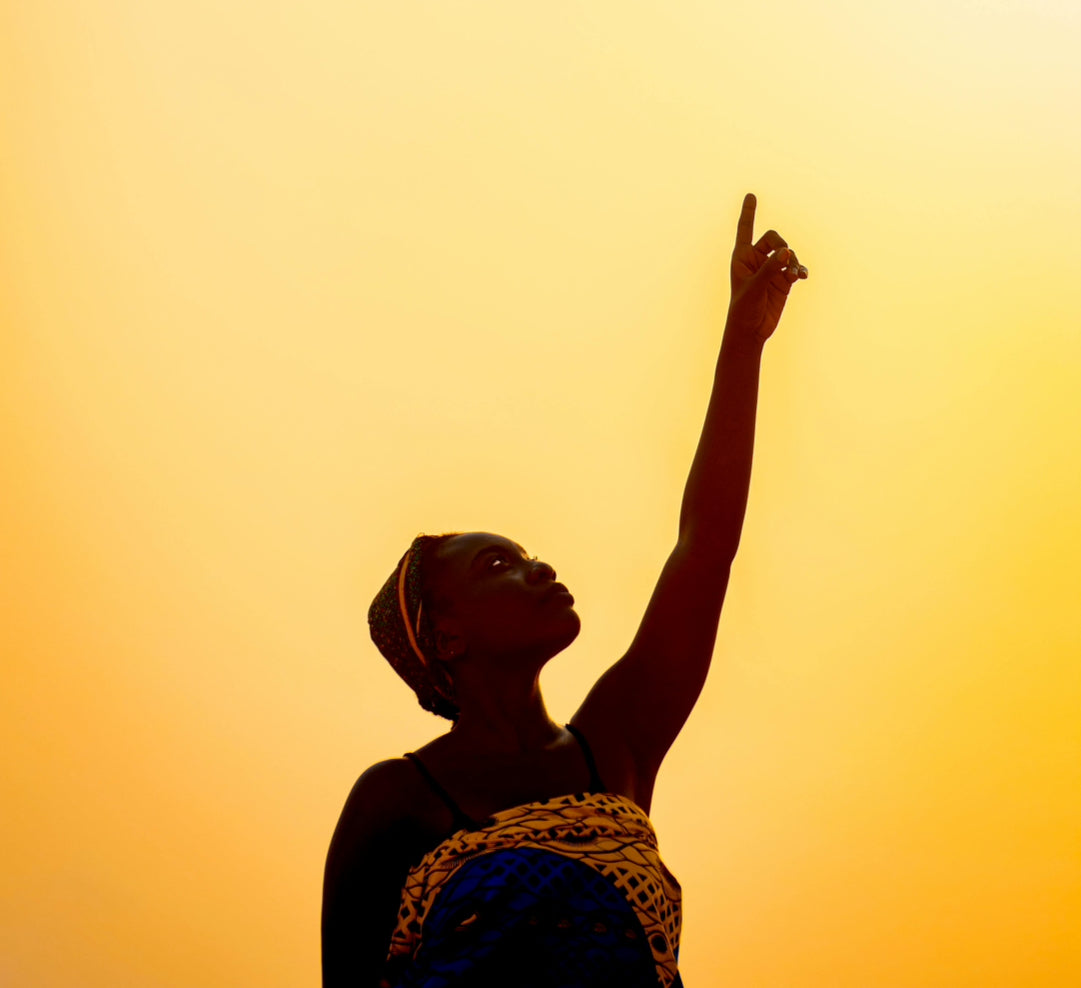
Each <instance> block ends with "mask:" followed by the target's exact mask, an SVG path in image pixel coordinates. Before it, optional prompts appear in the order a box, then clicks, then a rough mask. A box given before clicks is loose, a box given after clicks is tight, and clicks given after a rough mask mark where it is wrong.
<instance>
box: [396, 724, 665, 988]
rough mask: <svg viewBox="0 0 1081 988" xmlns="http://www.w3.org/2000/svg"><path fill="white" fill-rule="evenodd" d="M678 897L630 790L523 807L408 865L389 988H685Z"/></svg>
mask: <svg viewBox="0 0 1081 988" xmlns="http://www.w3.org/2000/svg"><path fill="white" fill-rule="evenodd" d="M575 734H576V736H578V737H579V740H580V741H581V743H582V745H583V747H584V749H585V752H586V757H587V759H588V760H589V761H590V767H591V771H592V772H593V775H594V778H595V779H596V778H597V776H596V769H595V766H594V765H593V760H592V755H591V753H590V752H589V749H588V745H586V744H585V741H584V739H582V738H581V736H580V734H579V732H577V731H575ZM419 767H420V768H421V771H422V772H423V773H424V774H425V776H426V777H427V778H428V780H429V782H431V783H432V785H433V787H434V788H436V790H437V792H439V793H440V795H441V796H442V797H443V798H444V799H445V800H446V801H447V802H448V803H449V804H450V805H451V807H452V809H453V810H454V811H455V815H456V818H457V819H458V820H459V821H461V822H463V823H464V822H465V821H466V820H468V818H465V817H463V815H462V813H461V811H460V810H458V808H457V806H456V804H454V803H453V801H452V800H450V798H449V796H447V794H446V793H445V791H444V790H442V789H441V787H439V786H438V783H435V782H434V780H432V779H431V777H430V775H429V774H428V773H427V771H426V770H425V769H424V768H423V766H422V765H421V766H419ZM680 905H681V891H680V886H679V883H678V882H677V881H676V879H675V877H674V876H673V875H672V874H671V873H670V872H669V871H668V869H667V868H666V867H665V866H664V863H663V862H662V861H661V859H660V856H659V854H658V852H657V837H656V833H655V832H654V830H653V825H652V824H651V823H650V820H649V817H648V816H646V814H645V813H644V812H643V811H642V809H641V808H640V807H639V806H638V805H637V804H636V803H634V802H633V800H631V799H628V798H627V797H626V796H622V795H619V794H617V793H609V792H583V793H576V794H572V795H564V796H556V797H554V798H551V799H546V800H541V801H537V802H532V803H524V804H522V805H520V806H514V807H511V808H509V809H506V810H501V811H500V812H498V813H495V814H494V815H493V816H491V817H490V818H489V819H488V820H487V821H485V822H484V823H483V824H482V825H480V826H475V827H474V826H463V827H462V828H461V829H459V830H457V831H456V832H455V833H453V834H451V836H450V837H448V838H447V839H446V840H444V841H443V842H442V843H441V844H439V845H438V846H437V847H435V848H434V849H433V850H431V851H429V852H428V853H427V854H426V855H425V856H424V857H423V858H422V859H421V860H420V861H419V862H418V863H417V864H415V865H414V866H413V867H412V868H411V869H410V871H409V874H408V876H407V877H406V881H405V884H404V886H403V888H402V897H401V904H400V908H399V912H398V922H397V926H396V928H395V930H394V933H393V934H392V936H391V941H390V951H389V953H388V956H387V962H386V966H385V968H384V971H383V980H382V981H381V986H382V988H489V986H491V988H496V986H499V988H611V986H614V985H618V986H620V988H658V986H660V988H682V981H681V980H680V976H679V971H678V966H677V965H678V955H679V935H680V918H681V913H680Z"/></svg>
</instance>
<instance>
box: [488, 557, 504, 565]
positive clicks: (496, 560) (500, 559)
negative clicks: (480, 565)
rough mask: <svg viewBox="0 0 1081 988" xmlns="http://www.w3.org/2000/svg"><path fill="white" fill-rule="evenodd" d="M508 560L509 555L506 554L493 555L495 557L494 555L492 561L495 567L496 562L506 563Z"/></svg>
mask: <svg viewBox="0 0 1081 988" xmlns="http://www.w3.org/2000/svg"><path fill="white" fill-rule="evenodd" d="M506 561H507V557H506V556H493V557H492V562H491V566H492V567H495V564H496V563H506Z"/></svg>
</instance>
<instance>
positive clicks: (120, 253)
mask: <svg viewBox="0 0 1081 988" xmlns="http://www.w3.org/2000/svg"><path fill="white" fill-rule="evenodd" d="M1079 51H1081V8H1079V7H1078V6H1077V4H1076V3H1074V2H1073V0H1029V2H1027V3H1023V2H1021V0H986V2H980V0H944V2H941V0H940V2H931V0H918V2H911V3H905V4H898V3H880V2H872V3H866V2H856V0H847V2H841V0H833V2H827V3H825V4H812V3H801V4H797V3H793V2H789V0H781V2H778V3H773V4H750V3H745V4H739V5H737V4H722V3H719V2H716V0H713V2H703V0H697V2H688V0H677V2H674V3H665V2H661V0H649V2H618V3H617V2H612V0H603V2H601V0H598V2H594V3H568V2H560V0H555V2H547V3H544V4H526V3H507V2H502V0H500V2H496V0H472V2H441V3H437V2H426V3H421V2H416V0H401V2H396V3H389V2H388V3H373V2H364V0H361V2H356V0H353V2H344V0H315V2H311V3H305V2H301V0H282V2H272V3H256V2H254V0H232V2H227V3H220V2H211V0H186V2H183V3H181V2H179V0H153V2H148V0H98V2H95V3H89V4H88V3H77V2H74V0H35V2H24V3H15V2H11V3H7V4H4V5H3V9H2V11H0V86H2V89H0V91H2V93H3V97H2V102H0V126H2V132H0V146H2V147H3V154H2V156H0V251H2V253H0V284H2V290H0V319H2V326H3V334H2V346H3V349H2V352H0V374H2V379H0V385H2V386H0V402H2V409H3V411H2V417H0V429H2V437H3V442H2V447H0V455H2V459H0V469H2V486H0V491H2V493H0V498H2V512H0V526H2V528H0V538H2V541H0V550H2V556H0V559H2V566H0V581H2V587H0V589H2V604H3V606H2V611H0V613H2V620H3V626H2V635H3V638H2V642H0V647H2V649H3V673H4V675H3V688H2V689H0V766H2V771H3V778H2V790H3V799H4V808H3V812H2V814H0V842H2V847H3V871H2V884H0V985H4V986H17V988H24V986H26V988H106V986H108V988H115V986H139V988H167V986H168V988H173V986H175V988H188V986H206V988H226V986H241V985H261V986H267V988H277V986H281V988H285V986H297V985H315V984H317V983H318V978H319V939H318V929H319V905H320V886H321V880H322V866H323V858H324V854H325V850H326V845H327V842H328V840H329V837H330V833H331V830H332V828H333V826H334V823H335V821H336V819H337V814H338V812H339V810H340V808H341V804H342V802H343V800H344V798H345V795H346V793H347V792H348V790H349V787H350V786H351V784H352V782H353V781H354V779H355V778H356V776H357V775H358V774H359V773H360V772H361V771H362V770H363V769H364V768H365V767H367V766H368V765H369V764H371V763H372V762H374V761H376V760H379V759H382V758H386V757H390V756H394V755H398V754H401V753H402V752H403V751H406V750H408V749H411V748H415V747H417V746H419V745H420V744H422V743H424V742H425V741H427V740H428V739H429V738H431V737H433V736H434V735H435V734H436V733H439V732H441V731H442V730H443V726H442V724H443V722H440V721H437V720H435V719H434V718H432V717H431V716H430V715H428V714H426V713H424V712H423V711H422V710H421V709H420V708H419V707H418V706H417V705H416V703H415V701H414V699H413V698H412V696H411V695H410V694H409V693H408V691H407V690H406V688H405V687H404V686H403V685H402V684H401V683H400V682H399V681H398V680H397V679H396V677H395V676H394V674H393V672H392V671H391V670H390V669H389V668H388V667H387V665H386V664H385V663H384V662H383V660H382V659H381V658H380V656H379V655H378V653H377V652H376V650H375V648H374V647H373V646H372V644H371V643H370V641H369V638H368V632H367V623H366V610H367V606H368V603H369V601H370V599H371V597H372V595H373V594H374V593H375V591H376V590H377V589H378V587H379V585H380V584H381V583H382V581H383V580H384V579H385V578H386V576H387V574H388V573H389V572H390V570H391V568H392V567H393V565H394V563H395V561H396V560H397V559H398V557H399V555H400V554H401V552H402V551H403V550H404V548H405V546H406V545H407V544H408V542H409V540H410V539H411V538H412V536H413V535H415V534H416V533H417V532H419V531H422V530H423V531H428V532H439V531H445V530H463V529H485V530H491V531H496V532H500V533H503V534H506V535H509V536H511V537H512V538H514V539H516V540H518V541H519V542H521V543H522V544H523V545H524V546H525V547H526V548H527V549H528V550H529V551H530V552H531V553H532V552H536V553H539V554H540V555H541V557H542V558H544V559H547V560H549V561H551V562H552V563H553V564H554V565H555V566H556V568H557V570H558V572H559V577H560V579H561V580H563V581H565V582H566V583H567V584H568V585H569V586H570V587H571V589H572V590H573V591H574V593H575V595H576V597H577V600H578V610H579V612H580V613H581V614H582V616H583V631H582V634H581V636H580V638H579V640H578V641H577V642H576V643H575V645H574V646H572V648H571V649H570V650H568V651H567V652H566V653H564V654H562V655H560V656H559V657H557V659H556V660H554V661H553V662H552V664H551V666H550V667H549V669H548V670H547V671H546V673H545V678H544V685H545V689H546V695H547V697H548V701H549V708H550V710H551V712H552V714H553V716H555V717H556V718H558V719H566V718H568V717H569V716H570V714H571V713H572V712H573V710H574V708H575V706H576V704H577V702H578V701H579V700H580V698H581V697H582V696H583V695H584V693H585V691H586V690H587V689H588V687H589V686H590V685H591V683H592V682H593V680H594V679H595V678H596V677H597V676H598V675H599V674H600V673H601V672H602V670H603V669H604V668H606V666H607V664H608V663H609V662H611V661H612V660H614V659H615V658H616V657H618V655H619V654H621V651H622V649H623V648H625V646H626V645H627V644H628V643H629V641H630V639H631V637H632V635H633V633H634V631H635V628H636V626H637V621H638V619H639V617H640V615H641V612H642V609H643V607H644V605H645V602H646V600H647V598H648V595H649V593H650V591H651V589H652V586H653V582H654V580H655V579H656V576H657V574H658V573H659V570H660V567H661V564H662V562H663V560H664V558H665V556H666V554H667V552H668V550H669V548H670V546H671V543H672V540H673V538H674V534H675V529H676V520H677V515H678V509H679V498H680V495H681V492H682V485H683V481H684V479H685V477H686V471H687V468H688V466H689V464H690V459H691V455H692V453H693V450H694V445H695V443H696V441H697V436H698V429H699V427H700V424H701V419H702V415H703V412H704V410H705V402H706V398H707V396H708V392H709V386H710V383H711V376H712V369H713V362H714V358H715V355H716V351H717V348H718V346H719V343H720V336H721V330H722V326H723V320H724V313H725V307H726V306H727V301H728V259H729V253H730V250H731V243H732V238H733V235H734V230H735V222H736V217H737V215H738V211H739V205H740V202H741V199H742V197H743V194H744V193H745V192H747V191H753V192H755V193H756V194H757V196H758V200H759V211H758V223H757V227H756V229H757V231H758V232H761V231H764V230H765V229H766V228H768V227H770V226H773V227H776V228H777V229H778V230H779V231H780V232H781V233H782V234H783V235H784V236H786V237H787V238H788V240H789V242H790V243H791V244H792V245H793V246H794V247H795V248H796V250H797V252H798V254H799V257H800V260H801V261H803V262H804V263H805V264H806V265H807V266H808V267H809V269H810V273H811V276H810V279H809V280H808V281H806V282H802V283H800V284H799V285H797V286H796V287H795V289H794V290H793V294H792V297H791V299H790V303H789V308H788V311H787V312H786V313H785V316H784V318H783V320H782V323H781V326H780V329H779V330H778V332H777V334H776V335H775V336H774V338H773V339H772V340H771V341H770V343H769V345H768V347H767V350H766V355H765V358H764V362H763V372H762V384H761V394H760V403H759V419H758V433H757V438H756V454H755V455H756V459H755V466H754V476H753V479H752V485H751V497H750V506H749V510H748V514H747V519H746V525H745V528H744V533H743V541H742V544H741V546H740V551H739V556H738V558H737V560H736V563H735V567H734V571H733V576H732V581H731V586H730V590H729V594H728V599H727V601H726V604H725V609H724V614H723V617H722V619H721V627H720V633H719V638H718V644H717V650H716V655H715V660H714V666H713V669H712V672H711V674H710V679H709V682H708V684H707V686H706V689H705V691H704V693H703V695H702V697H701V700H700V701H699V703H698V706H697V708H696V710H695V712H694V714H693V715H692V717H691V719H690V721H689V722H688V724H687V726H686V728H685V729H684V732H683V734H682V735H681V736H680V738H679V740H678V741H677V743H676V745H675V746H674V748H673V749H672V751H671V753H670V755H669V757H668V760H667V761H666V763H665V765H664V768H663V770H662V772H661V776H660V780H659V783H658V788H657V793H656V798H655V804H654V812H653V818H654V822H655V824H656V827H657V830H658V833H659V836H660V842H661V852H662V854H663V856H664V858H665V860H666V862H667V863H668V864H669V866H670V867H671V869H672V871H673V872H674V873H675V874H676V875H677V876H678V877H679V878H680V879H681V881H682V884H683V890H684V904H685V924H684V930H683V946H682V970H683V976H684V979H685V981H686V984H687V985H688V988H706V986H732V988H759V986H765V988H772V986H777V988H866V986H869V985H874V986H879V988H928V986H932V988H934V986H942V988H960V986H974V988H975V986H979V988H1006V986H1009V988H1031V986H1041V988H1043V986H1047V988H1069V986H1074V985H1077V984H1081V673H1079V665H1081V663H1079V659H1081V616H1079V611H1081V562H1079V560H1081V521H1079V518H1081V511H1079V505H1081V399H1079V393H1081V273H1079V266H1078V250H1077V239H1078V234H1079V230H1081V126H1079V123H1078V121H1079V120H1081V73H1079V71H1078V68H1077V58H1078V52H1079Z"/></svg>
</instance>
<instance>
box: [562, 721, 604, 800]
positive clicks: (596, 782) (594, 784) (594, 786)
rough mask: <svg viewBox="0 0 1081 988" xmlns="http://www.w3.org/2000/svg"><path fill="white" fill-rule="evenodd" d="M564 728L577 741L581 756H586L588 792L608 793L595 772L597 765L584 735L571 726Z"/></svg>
mask: <svg viewBox="0 0 1081 988" xmlns="http://www.w3.org/2000/svg"><path fill="white" fill-rule="evenodd" d="M564 726H565V727H566V728H567V730H568V731H570V732H571V734H573V735H574V736H575V737H576V738H577V739H578V743H579V744H580V745H581V746H582V754H583V755H585V756H586V764H587V765H589V791H590V792H608V787H607V786H606V785H605V784H604V781H603V780H602V779H601V775H600V772H598V771H597V763H596V762H595V761H594V760H593V751H592V750H591V749H590V747H589V742H588V741H587V740H586V738H585V735H584V734H583V733H582V732H581V731H580V730H578V728H577V727H575V726H574V725H573V724H566V725H564Z"/></svg>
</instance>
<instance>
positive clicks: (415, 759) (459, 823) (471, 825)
mask: <svg viewBox="0 0 1081 988" xmlns="http://www.w3.org/2000/svg"><path fill="white" fill-rule="evenodd" d="M403 757H404V758H408V759H409V760H410V761H411V762H412V763H413V764H414V765H416V767H417V770H418V771H419V772H420V774H421V775H422V776H423V777H424V781H425V782H427V783H428V785H429V786H430V787H431V789H432V792H434V793H435V794H436V795H437V796H438V797H439V798H440V799H441V800H443V802H444V803H446V804H447V806H448V808H449V809H450V812H451V813H452V814H453V816H454V829H455V830H476V829H477V828H478V827H479V826H480V825H479V824H478V823H477V822H476V821H475V820H473V819H471V818H470V817H467V816H466V815H465V814H464V813H463V812H462V808H461V807H460V806H459V805H458V804H457V803H456V802H454V800H453V799H452V798H451V795H450V793H449V792H447V790H446V789H444V788H443V787H442V786H441V785H440V784H439V783H438V782H436V781H435V776H434V775H432V773H431V772H429V771H428V766H427V765H425V764H424V762H422V761H421V760H420V756H419V755H417V754H416V752H413V751H407V752H406V753H405V755H404V756H403Z"/></svg>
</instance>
